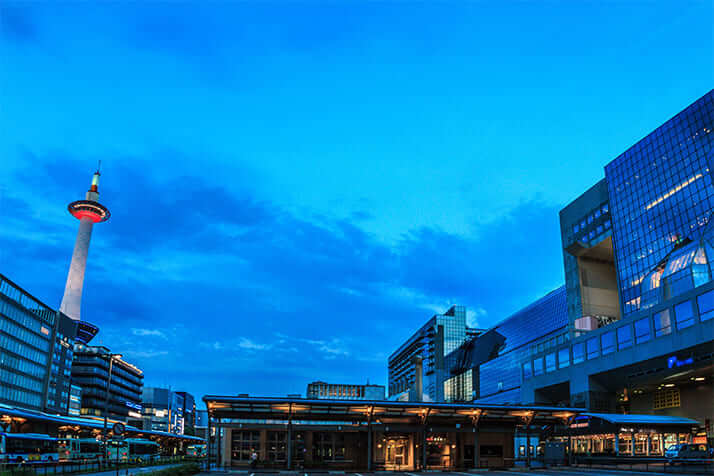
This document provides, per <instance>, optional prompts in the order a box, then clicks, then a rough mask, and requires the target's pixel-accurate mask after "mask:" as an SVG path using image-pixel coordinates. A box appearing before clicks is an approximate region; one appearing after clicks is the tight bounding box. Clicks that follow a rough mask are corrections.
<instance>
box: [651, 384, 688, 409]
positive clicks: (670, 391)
mask: <svg viewBox="0 0 714 476" xmlns="http://www.w3.org/2000/svg"><path fill="white" fill-rule="evenodd" d="M680 405H681V400H680V396H679V389H678V388H663V389H661V390H657V391H656V392H655V394H654V400H653V405H652V408H653V409H654V410H661V409H663V408H677V407H679V406H680Z"/></svg>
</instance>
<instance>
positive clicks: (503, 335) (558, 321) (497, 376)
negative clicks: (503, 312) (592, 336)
mask: <svg viewBox="0 0 714 476" xmlns="http://www.w3.org/2000/svg"><path fill="white" fill-rule="evenodd" d="M567 328H568V314H567V308H566V291H565V288H564V287H560V288H558V289H556V290H554V291H552V292H550V293H548V294H547V295H545V296H544V297H542V298H541V299H539V300H537V301H536V302H534V303H532V304H530V305H528V306H527V307H525V308H524V309H522V310H520V311H518V312H517V313H515V314H513V315H512V316H510V317H508V318H507V319H505V320H504V321H502V322H501V323H500V324H498V325H496V326H495V327H493V328H491V329H488V330H486V331H485V332H484V333H483V334H481V335H480V336H479V337H477V338H475V339H472V340H470V341H468V342H467V343H465V344H464V345H462V346H461V347H460V348H459V349H456V350H455V351H454V352H451V353H450V354H449V355H447V356H446V359H445V360H446V364H447V365H446V367H447V372H448V377H447V378H445V379H444V380H443V381H442V382H443V387H444V397H445V400H446V401H453V402H455V401H472V400H475V401H476V402H481V403H519V402H520V401H521V398H520V385H521V362H522V360H523V359H524V358H525V357H526V356H528V355H530V352H531V345H533V344H534V343H535V342H536V341H538V340H541V339H544V338H546V340H543V341H542V342H541V345H546V344H548V345H549V344H550V342H551V340H552V341H553V344H554V345H555V343H556V342H563V341H565V340H567V339H568V333H567Z"/></svg>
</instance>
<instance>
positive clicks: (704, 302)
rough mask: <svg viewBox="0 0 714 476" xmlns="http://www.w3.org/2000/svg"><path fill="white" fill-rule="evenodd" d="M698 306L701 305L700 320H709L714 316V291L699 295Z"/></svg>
mask: <svg viewBox="0 0 714 476" xmlns="http://www.w3.org/2000/svg"><path fill="white" fill-rule="evenodd" d="M697 306H699V320H701V321H708V320H709V319H711V318H712V317H714V291H709V292H708V293H704V294H702V295H701V296H699V297H697Z"/></svg>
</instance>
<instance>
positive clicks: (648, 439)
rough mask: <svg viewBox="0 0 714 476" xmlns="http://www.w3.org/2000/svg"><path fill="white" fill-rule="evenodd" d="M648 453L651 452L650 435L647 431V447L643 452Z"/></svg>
mask: <svg viewBox="0 0 714 476" xmlns="http://www.w3.org/2000/svg"><path fill="white" fill-rule="evenodd" d="M650 453H652V435H651V434H650V433H647V448H646V449H645V454H646V455H647V456H649V455H650Z"/></svg>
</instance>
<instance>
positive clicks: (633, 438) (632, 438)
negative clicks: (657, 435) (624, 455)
mask: <svg viewBox="0 0 714 476" xmlns="http://www.w3.org/2000/svg"><path fill="white" fill-rule="evenodd" d="M630 445H632V447H631V448H630V455H631V456H635V432H634V431H631V432H630Z"/></svg>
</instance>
